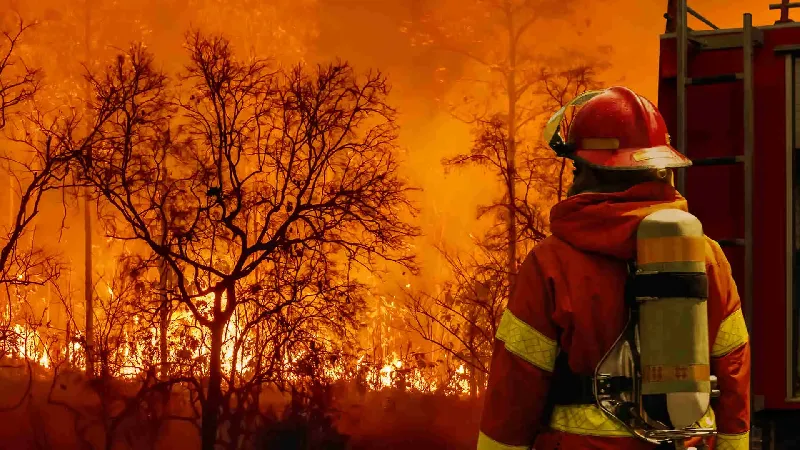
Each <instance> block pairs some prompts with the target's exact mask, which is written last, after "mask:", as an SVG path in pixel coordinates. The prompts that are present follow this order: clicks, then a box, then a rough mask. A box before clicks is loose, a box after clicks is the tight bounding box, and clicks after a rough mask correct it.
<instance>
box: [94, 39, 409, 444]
mask: <svg viewBox="0 0 800 450" xmlns="http://www.w3.org/2000/svg"><path fill="white" fill-rule="evenodd" d="M187 48H188V52H189V56H190V63H189V64H188V65H187V67H186V69H185V71H184V72H183V73H182V74H181V75H180V76H179V78H178V80H179V81H180V84H179V85H178V86H175V87H171V86H169V84H168V82H167V79H166V77H165V76H164V75H163V74H161V73H159V72H158V71H156V70H155V69H154V68H153V65H152V56H151V55H149V54H148V53H147V52H146V51H144V50H143V49H142V48H141V47H134V48H133V49H132V50H131V51H130V52H129V53H128V54H127V55H121V56H120V57H119V58H118V59H117V61H116V62H115V63H114V64H112V65H111V66H109V67H108V69H107V70H106V71H105V72H104V73H103V74H101V75H98V76H93V77H92V78H91V81H92V84H93V86H94V90H95V92H96V97H97V99H98V104H103V103H104V102H114V103H117V102H119V103H121V104H123V105H124V106H123V107H122V108H121V110H120V112H119V114H117V115H116V116H115V118H114V120H113V121H111V122H110V123H109V124H107V126H106V127H104V129H103V131H102V133H100V135H98V137H97V139H96V140H95V142H94V143H93V145H94V147H93V148H94V160H93V161H92V163H91V164H89V163H88V161H84V170H85V171H86V174H87V177H88V179H89V180H90V182H91V183H92V185H93V186H94V187H95V188H96V189H97V192H98V194H99V195H100V196H101V197H102V200H103V202H104V203H106V204H107V205H108V206H109V207H110V208H112V209H113V210H114V211H115V212H116V213H117V214H119V216H121V217H122V221H121V223H119V222H118V223H108V224H107V229H108V230H109V233H110V235H111V236H113V237H114V238H116V239H123V240H136V241H139V242H141V243H143V244H146V246H147V247H148V248H149V249H150V251H151V254H152V257H153V258H159V259H161V260H163V261H164V263H165V264H166V266H167V267H168V269H169V271H170V272H171V273H172V275H173V276H174V280H173V286H172V290H173V291H174V293H175V299H176V301H177V302H178V303H179V304H180V307H182V308H185V310H186V311H187V313H188V314H190V317H191V321H193V322H195V323H196V327H197V328H198V329H200V330H201V332H202V333H203V334H206V335H207V336H208V342H209V344H208V353H207V361H206V362H204V363H203V368H204V369H206V370H207V374H208V379H207V382H205V384H206V385H207V388H206V389H205V390H204V392H202V393H200V397H199V401H200V403H201V405H202V440H203V449H204V450H211V449H213V448H214V447H215V443H216V442H217V432H218V424H219V420H220V413H221V412H222V410H223V402H224V400H225V397H224V394H223V387H224V386H227V382H230V381H231V380H230V378H232V377H228V378H229V380H227V382H226V380H225V378H226V374H225V373H224V367H223V361H222V357H223V354H222V353H223V347H224V343H225V335H226V329H228V327H229V326H231V324H232V323H236V324H241V323H242V322H241V321H240V317H241V315H242V314H244V313H243V311H242V310H243V309H244V310H247V308H244V305H252V309H251V313H253V314H256V315H255V316H254V317H253V320H255V322H256V323H257V322H258V321H259V320H265V319H266V318H268V317H271V318H273V319H275V318H276V317H277V319H275V320H277V322H278V323H280V314H292V313H294V314H297V312H296V311H295V310H294V309H293V305H294V303H299V304H303V305H308V304H309V302H310V299H313V300H314V301H322V302H323V303H325V299H326V298H328V297H326V295H333V296H336V297H337V298H342V299H344V303H345V304H346V303H347V302H346V299H347V293H346V292H344V293H342V292H336V290H335V289H332V288H330V287H329V285H328V284H327V283H326V282H325V281H324V280H316V279H314V278H307V279H308V280H310V281H314V282H315V283H316V285H314V284H313V283H312V284H311V285H308V284H303V283H301V280H302V278H300V279H298V278H292V277H290V278H289V280H288V282H289V283H290V284H289V285H288V286H287V285H285V284H282V285H278V286H276V287H275V289H278V288H279V289H281V290H283V289H290V290H291V288H292V284H291V283H298V284H297V287H295V288H294V290H295V291H296V292H295V295H292V296H288V297H287V299H288V300H283V301H281V300H280V298H277V299H276V297H277V295H276V297H273V298H272V302H273V303H269V302H263V301H262V303H260V304H259V302H258V301H257V300H256V297H258V296H259V292H260V289H257V288H255V289H254V286H257V285H258V283H256V282H254V279H255V278H256V275H257V274H256V271H257V270H261V269H263V270H265V271H267V272H269V271H274V270H279V269H278V266H279V265H280V264H282V263H286V261H289V260H291V258H299V263H295V266H297V267H302V268H304V269H308V268H312V269H313V268H314V266H315V264H318V263H319V262H327V263H328V264H331V265H337V264H338V265H340V266H341V264H343V262H347V263H348V264H360V265H363V266H365V267H368V266H369V265H370V264H371V263H374V262H377V261H378V260H380V259H382V260H386V261H391V262H394V263H398V264H402V265H405V266H411V265H412V262H413V259H412V256H411V255H409V254H407V253H406V251H405V242H406V240H407V239H408V238H410V237H412V236H414V235H416V233H417V230H416V229H415V228H414V227H413V226H411V225H409V224H408V223H406V222H405V221H404V220H403V217H404V216H403V215H404V214H408V213H413V212H414V211H413V208H412V207H411V205H410V204H409V202H408V200H407V195H406V194H407V191H408V190H409V188H408V186H407V185H406V184H405V182H404V181H403V180H402V179H401V178H399V175H398V173H397V164H398V162H397V160H396V157H395V151H396V144H395V140H396V125H395V123H394V110H393V109H392V108H391V107H390V106H389V105H388V104H387V103H386V101H385V97H386V95H387V93H388V85H387V82H386V79H385V77H383V76H382V75H381V74H379V73H369V74H367V75H366V76H363V77H361V76H357V75H356V74H355V73H354V72H353V70H352V69H351V68H350V67H349V66H348V65H347V64H345V63H335V64H331V65H327V66H320V67H317V68H316V70H309V69H307V68H305V67H303V66H296V67H294V68H292V69H290V70H282V69H276V68H272V67H271V66H270V65H269V64H268V62H267V61H265V60H261V59H258V58H249V59H247V60H240V59H237V58H236V57H235V56H234V54H233V52H232V49H231V47H230V45H229V43H228V42H227V41H226V40H225V39H223V38H221V37H214V36H205V35H202V34H200V33H197V32H193V33H190V34H189V35H188V39H187ZM93 106H94V107H96V105H93ZM345 267H346V266H345ZM328 273H329V274H330V273H331V272H328ZM347 274H348V272H347V271H345V272H343V275H342V276H347ZM307 276H310V275H307ZM279 279H280V278H279ZM268 291H269V290H268ZM272 292H273V293H275V291H274V290H272ZM327 313H330V314H333V313H339V312H338V311H335V310H331V311H328V312H327ZM303 314H304V313H300V316H301V317H303V318H304V317H306V316H304V315H303ZM305 314H308V313H307V312H306V313H305ZM329 318H330V319H331V320H336V319H337V318H336V317H329ZM243 345H245V344H243V343H240V345H239V348H240V349H241V348H242V346H243ZM262 362H266V361H263V360H262ZM272 363H275V362H274V361H273V362H272ZM234 366H235V364H234Z"/></svg>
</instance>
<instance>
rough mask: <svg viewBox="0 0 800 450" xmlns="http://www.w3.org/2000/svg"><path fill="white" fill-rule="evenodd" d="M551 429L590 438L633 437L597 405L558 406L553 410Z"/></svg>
mask: <svg viewBox="0 0 800 450" xmlns="http://www.w3.org/2000/svg"><path fill="white" fill-rule="evenodd" d="M550 428H552V429H554V430H558V431H563V432H565V433H571V434H582V435H588V436H605V437H613V436H618V437H625V436H632V435H631V433H630V431H628V429H627V428H625V427H624V426H622V424H620V423H619V422H617V421H616V420H615V419H612V418H611V417H610V416H608V414H606V413H604V412H603V411H601V410H600V408H598V407H597V405H567V406H561V405H557V406H556V407H555V408H554V409H553V416H552V418H551V419H550Z"/></svg>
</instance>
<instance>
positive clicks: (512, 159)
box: [506, 11, 517, 289]
mask: <svg viewBox="0 0 800 450" xmlns="http://www.w3.org/2000/svg"><path fill="white" fill-rule="evenodd" d="M515 31H516V30H515V29H514V15H513V12H512V11H508V45H509V46H508V60H509V68H508V74H507V78H506V89H507V90H508V130H507V131H508V146H507V153H506V164H507V167H508V174H507V178H506V185H507V186H506V187H507V191H508V192H507V194H508V224H507V226H508V267H507V270H508V283H509V284H508V285H509V289H511V288H512V287H513V286H514V276H515V274H516V273H517V203H516V201H517V192H516V178H517V162H516V159H517V72H516V64H517V41H516V32H515Z"/></svg>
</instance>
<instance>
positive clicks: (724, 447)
mask: <svg viewBox="0 0 800 450" xmlns="http://www.w3.org/2000/svg"><path fill="white" fill-rule="evenodd" d="M749 448H750V432H749V431H747V432H744V433H740V434H722V433H717V445H716V449H717V450H748V449H749Z"/></svg>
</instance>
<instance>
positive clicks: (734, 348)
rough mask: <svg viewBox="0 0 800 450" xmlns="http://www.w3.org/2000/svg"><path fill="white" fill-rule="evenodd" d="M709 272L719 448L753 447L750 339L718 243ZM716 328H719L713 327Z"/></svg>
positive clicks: (712, 363)
mask: <svg viewBox="0 0 800 450" xmlns="http://www.w3.org/2000/svg"><path fill="white" fill-rule="evenodd" d="M712 248H713V251H714V255H715V260H716V264H712V266H711V271H712V273H709V278H710V279H709V281H711V282H710V283H709V298H708V301H709V303H708V312H709V325H710V327H709V328H710V331H711V333H710V334H709V337H710V338H711V339H713V343H712V344H711V373H712V375H716V377H717V383H718V384H717V386H718V387H717V388H718V389H719V390H720V397H719V398H717V399H714V400H713V401H712V408H713V409H714V414H715V416H716V421H717V432H718V434H717V439H716V442H717V444H716V448H717V449H719V450H740V449H741V450H746V449H749V448H750V343H749V337H748V333H747V326H746V325H745V321H744V316H743V315H742V304H741V302H740V300H739V294H738V291H737V290H736V283H735V282H734V280H733V276H732V275H731V267H730V264H729V263H728V260H727V258H726V257H725V254H724V253H723V252H722V249H721V248H720V247H719V245H718V244H717V243H713V244H712ZM714 330H716V332H715V331H714Z"/></svg>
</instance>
